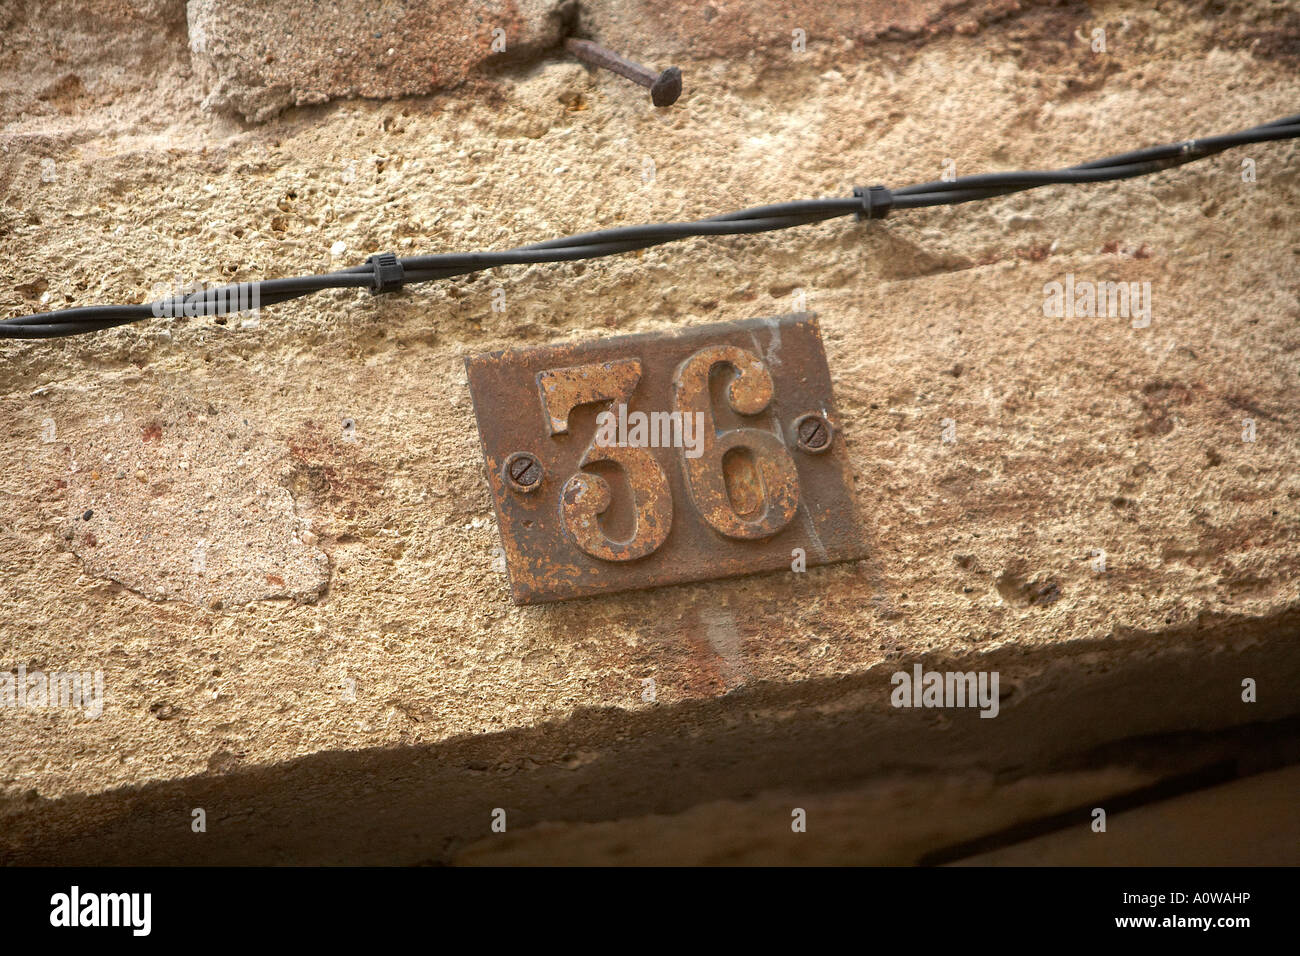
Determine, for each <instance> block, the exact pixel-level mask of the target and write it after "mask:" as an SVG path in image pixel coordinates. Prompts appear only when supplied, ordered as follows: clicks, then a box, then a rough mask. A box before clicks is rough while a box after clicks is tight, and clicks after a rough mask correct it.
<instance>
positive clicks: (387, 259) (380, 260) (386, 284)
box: [366, 252, 406, 295]
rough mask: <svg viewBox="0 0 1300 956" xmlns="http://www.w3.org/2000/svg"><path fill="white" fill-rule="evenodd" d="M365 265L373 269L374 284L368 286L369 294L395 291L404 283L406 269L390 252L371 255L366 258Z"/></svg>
mask: <svg viewBox="0 0 1300 956" xmlns="http://www.w3.org/2000/svg"><path fill="white" fill-rule="evenodd" d="M366 265H368V266H370V267H371V268H373V269H374V270H375V277H374V284H373V285H371V286H370V294H371V295H380V294H381V293H384V292H397V291H398V290H399V289H401V288H402V286H403V285H405V284H406V270H405V269H403V268H402V264H401V263H400V262H398V261H397V256H396V255H394V254H393V253H391V252H381V253H379V254H378V255H375V256H371V257H370V258H369V259H367V260H366Z"/></svg>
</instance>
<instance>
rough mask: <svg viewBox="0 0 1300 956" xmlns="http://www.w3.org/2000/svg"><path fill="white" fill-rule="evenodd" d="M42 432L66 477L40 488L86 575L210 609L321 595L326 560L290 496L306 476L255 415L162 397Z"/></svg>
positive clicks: (297, 454)
mask: <svg viewBox="0 0 1300 956" xmlns="http://www.w3.org/2000/svg"><path fill="white" fill-rule="evenodd" d="M44 425H45V428H46V432H45V433H44V434H43V435H42V440H43V441H46V440H47V439H48V442H47V444H49V445H50V446H52V447H50V448H48V449H43V451H45V452H46V453H47V456H48V457H50V458H53V459H55V460H58V461H59V464H58V465H55V468H56V469H57V470H59V471H61V472H65V473H66V475H67V477H66V478H62V479H56V480H55V482H54V483H53V486H52V487H51V489H50V492H51V497H52V498H54V499H62V501H63V502H64V503H65V506H66V511H67V515H68V516H67V518H66V520H65V522H64V524H63V530H62V536H63V539H64V540H65V541H66V542H67V544H68V547H70V548H71V549H72V550H73V551H74V552H75V553H76V555H77V556H78V557H79V558H81V561H82V564H83V565H84V566H85V567H86V570H87V571H88V572H89V573H91V574H96V575H100V576H103V577H106V578H109V579H111V580H113V581H117V582H118V583H120V584H124V585H126V586H127V587H128V588H130V589H131V590H133V591H137V592H139V593H140V594H142V595H144V596H145V597H148V598H151V599H153V600H157V601H167V600H181V601H186V602H188V603H191V604H197V605H200V606H204V607H213V608H220V607H226V606H234V605H239V604H247V603H249V602H250V601H257V600H267V599H270V598H292V599H295V600H299V601H308V600H314V599H315V598H317V597H318V596H319V595H320V594H321V592H322V591H323V590H324V589H325V586H326V584H327V583H328V581H329V562H328V559H327V558H326V557H325V555H324V553H323V552H321V551H320V550H318V549H316V548H315V547H312V546H311V542H312V541H313V540H314V538H315V535H314V534H313V533H312V531H311V528H310V526H309V525H308V523H307V522H305V521H303V520H301V519H299V518H298V516H297V515H296V514H295V513H294V499H293V495H292V494H291V488H292V487H293V485H294V484H308V485H309V484H310V482H311V481H312V478H313V477H314V476H313V475H312V473H311V471H310V468H309V467H308V466H305V465H302V464H301V459H302V458H303V454H304V452H303V449H302V448H300V447H298V446H295V445H293V444H290V445H289V446H288V447H287V448H286V446H285V445H284V444H282V443H281V442H279V441H276V440H274V439H273V438H271V437H270V436H269V435H267V434H266V432H265V431H263V416H262V415H261V414H260V413H258V412H256V411H253V410H251V409H230V408H229V407H223V408H218V407H217V406H216V405H215V404H207V405H194V404H191V403H189V402H187V401H185V400H184V399H171V400H167V401H165V403H164V404H162V405H161V406H160V407H158V408H155V409H152V410H150V412H149V413H148V414H147V415H144V416H141V417H135V416H132V417H131V418H128V417H127V416H126V414H125V413H124V412H121V411H117V412H112V411H105V413H104V414H103V415H102V416H90V417H88V418H87V419H83V420H81V421H77V422H72V423H68V424H66V425H65V430H64V432H63V433H62V434H60V433H59V432H58V430H57V426H56V425H55V422H54V419H49V420H48V421H47V422H45V423H44ZM345 434H347V437H348V438H350V437H351V435H350V433H345Z"/></svg>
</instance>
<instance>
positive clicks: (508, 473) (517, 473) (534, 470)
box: [501, 451, 545, 494]
mask: <svg viewBox="0 0 1300 956" xmlns="http://www.w3.org/2000/svg"><path fill="white" fill-rule="evenodd" d="M544 473H545V469H543V468H542V463H541V462H540V461H538V460H537V456H536V455H534V454H533V453H532V452H527V451H517V452H515V453H514V454H513V455H511V456H510V457H509V458H507V459H506V463H505V464H504V465H502V466H501V474H502V476H503V477H504V478H505V480H506V484H508V485H509V486H510V487H511V488H513V489H514V490H515V491H521V492H523V493H525V494H527V493H528V492H530V491H536V490H537V489H538V488H539V487H541V484H542V475H543V474H544Z"/></svg>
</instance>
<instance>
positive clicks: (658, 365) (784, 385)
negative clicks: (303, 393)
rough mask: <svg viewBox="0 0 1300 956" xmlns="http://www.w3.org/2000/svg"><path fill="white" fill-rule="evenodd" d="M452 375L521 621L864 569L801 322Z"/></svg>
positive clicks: (823, 388)
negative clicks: (590, 602) (757, 574)
mask: <svg viewBox="0 0 1300 956" xmlns="http://www.w3.org/2000/svg"><path fill="white" fill-rule="evenodd" d="M465 365H466V368H467V371H468V373H469V388H470V395H471V396H472V397H473V400H474V414H475V416H476V417H477V419H478V431H479V437H480V439H481V440H482V443H483V458H484V461H485V462H486V465H487V477H488V483H489V484H490V485H491V488H492V500H493V502H494V504H495V505H496V512H497V521H498V523H499V526H500V530H501V544H502V546H503V548H504V550H505V558H506V569H507V571H508V573H509V575H510V587H511V592H512V594H513V596H514V599H515V601H516V603H519V604H535V603H539V602H543V601H555V600H562V599H565V598H574V597H581V596H583V595H589V594H598V593H602V592H609V591H624V590H628V589H631V588H646V587H654V586H657V585H661V584H674V583H678V582H681V581H699V580H706V579H709V578H718V577H727V576H730V575H733V574H743V573H746V572H751V571H768V570H775V569H784V570H786V571H790V570H792V568H795V567H798V566H800V565H801V564H802V563H806V565H807V566H809V567H811V566H812V565H816V564H826V563H828V562H831V561H842V560H845V559H848V558H857V557H862V556H863V554H864V551H865V539H864V537H863V535H862V534H861V531H860V529H859V526H858V523H857V519H856V517H855V515H854V509H853V496H852V492H851V488H850V484H849V482H848V480H847V477H846V455H845V451H844V441H843V438H842V437H841V435H840V429H839V422H838V419H837V418H836V415H835V409H834V406H833V403H832V399H831V381H830V373H829V371H828V370H827V368H826V353H825V351H824V350H823V349H822V340H821V330H820V329H819V328H818V325H817V320H816V318H815V317H814V316H812V315H808V314H800V315H788V316H783V317H781V318H775V319H752V320H748V321H744V322H731V323H727V324H724V325H710V326H703V327H700V328H695V329H691V330H688V331H685V332H680V333H673V334H653V335H631V336H621V337H618V338H610V339H601V340H598V341H594V342H589V343H585V344H576V345H555V346H546V347H542V348H534V349H526V350H518V351H509V352H494V353H492V354H489V355H479V356H474V357H472V358H469V359H466V362H465ZM796 549H799V550H796Z"/></svg>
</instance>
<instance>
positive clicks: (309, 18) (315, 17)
mask: <svg viewBox="0 0 1300 956" xmlns="http://www.w3.org/2000/svg"><path fill="white" fill-rule="evenodd" d="M561 7H562V4H560V3H557V2H552V0H474V2H472V3H459V2H455V0H398V2H390V3H384V4H373V3H367V2H365V0H344V2H342V3H324V4H323V3H314V2H311V0H271V2H261V0H190V2H189V3H188V5H187V9H188V14H189V31H190V50H191V52H192V53H193V57H194V64H195V67H196V70H197V72H198V74H199V77H200V79H201V80H202V81H203V83H204V86H205V89H206V90H207V96H206V98H205V99H204V106H206V107H207V108H209V109H213V110H217V111H229V112H235V113H238V114H240V115H242V116H243V117H244V118H246V119H249V120H254V121H260V120H265V119H268V118H269V117H271V116H274V115H275V114H276V113H279V112H280V111H281V110H283V109H285V108H286V107H289V106H303V105H305V104H309V103H323V102H325V101H327V100H331V99H337V98H341V97H350V96H363V97H373V98H386V97H394V96H411V95H417V94H423V93H431V92H433V91H435V90H439V89H444V88H446V87H451V86H456V85H457V84H459V83H462V82H464V80H465V79H466V78H467V77H468V76H469V75H470V73H471V72H472V71H473V70H474V69H475V68H476V67H478V66H480V65H481V64H483V63H484V62H485V61H487V60H489V59H491V58H495V59H501V60H506V59H512V58H517V57H526V56H529V55H535V54H536V53H537V52H539V51H540V50H541V49H543V48H545V47H547V46H551V45H554V44H555V43H557V42H559V39H560V33H561V23H562V19H563V18H562V16H561V13H560V9H561ZM503 45H504V48H503Z"/></svg>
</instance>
